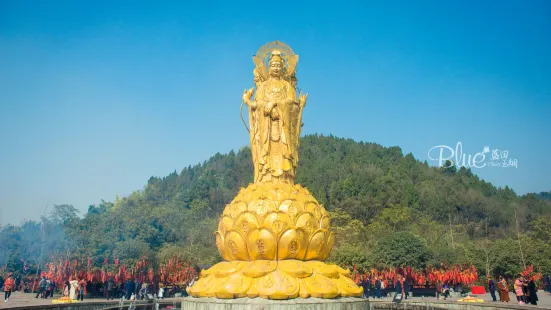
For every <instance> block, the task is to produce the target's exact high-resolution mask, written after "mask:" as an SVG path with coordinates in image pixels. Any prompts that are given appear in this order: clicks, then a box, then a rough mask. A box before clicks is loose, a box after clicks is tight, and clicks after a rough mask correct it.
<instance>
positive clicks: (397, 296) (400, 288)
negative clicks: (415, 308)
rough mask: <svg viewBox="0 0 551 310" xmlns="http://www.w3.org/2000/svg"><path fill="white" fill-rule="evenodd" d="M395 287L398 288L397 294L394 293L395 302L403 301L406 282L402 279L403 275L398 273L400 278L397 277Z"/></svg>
mask: <svg viewBox="0 0 551 310" xmlns="http://www.w3.org/2000/svg"><path fill="white" fill-rule="evenodd" d="M394 287H395V288H396V294H394V302H397V301H398V300H400V301H401V300H402V299H403V298H404V295H405V292H404V282H403V280H402V276H401V275H398V279H396V282H395V283H394Z"/></svg>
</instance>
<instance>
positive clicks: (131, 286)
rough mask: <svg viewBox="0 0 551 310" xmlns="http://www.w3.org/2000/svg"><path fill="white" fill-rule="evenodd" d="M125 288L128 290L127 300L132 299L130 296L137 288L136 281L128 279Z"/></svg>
mask: <svg viewBox="0 0 551 310" xmlns="http://www.w3.org/2000/svg"><path fill="white" fill-rule="evenodd" d="M124 289H125V291H126V296H125V298H126V300H130V297H131V296H132V294H134V290H135V289H136V283H134V281H132V279H128V280H126V283H125V285H124Z"/></svg>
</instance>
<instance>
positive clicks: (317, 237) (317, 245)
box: [304, 229, 326, 260]
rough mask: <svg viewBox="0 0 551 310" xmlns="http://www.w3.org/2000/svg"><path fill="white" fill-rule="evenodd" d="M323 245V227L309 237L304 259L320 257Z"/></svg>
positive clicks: (323, 249) (322, 252)
mask: <svg viewBox="0 0 551 310" xmlns="http://www.w3.org/2000/svg"><path fill="white" fill-rule="evenodd" d="M325 246H326V244H325V229H318V230H316V231H315V232H314V233H313V234H312V236H311V237H310V241H309V242H308V250H306V255H304V260H312V259H320V258H321V256H322V254H324V251H325Z"/></svg>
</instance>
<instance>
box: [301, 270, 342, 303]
mask: <svg viewBox="0 0 551 310" xmlns="http://www.w3.org/2000/svg"><path fill="white" fill-rule="evenodd" d="M302 281H303V282H304V284H305V287H306V289H307V290H308V292H309V293H310V295H311V296H312V297H316V298H335V297H337V296H338V295H339V288H338V287H337V285H336V284H335V283H334V282H333V281H331V279H329V278H326V277H324V276H322V275H321V274H317V273H314V274H312V276H311V277H308V278H304V279H302Z"/></svg>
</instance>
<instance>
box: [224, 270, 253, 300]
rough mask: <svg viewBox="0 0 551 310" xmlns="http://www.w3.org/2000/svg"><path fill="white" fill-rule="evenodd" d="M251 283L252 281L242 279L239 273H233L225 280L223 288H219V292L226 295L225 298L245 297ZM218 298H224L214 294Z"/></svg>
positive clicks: (246, 278)
mask: <svg viewBox="0 0 551 310" xmlns="http://www.w3.org/2000/svg"><path fill="white" fill-rule="evenodd" d="M251 283H252V279H251V278H249V277H244V276H243V275H242V274H241V273H235V274H233V275H231V276H229V277H228V278H227V280H226V281H225V283H224V285H223V286H219V288H220V289H219V291H221V292H224V293H227V294H225V295H227V296H228V297H226V298H241V297H246V296H247V294H246V293H247V291H248V290H249V288H250V286H251ZM216 297H218V298H225V297H222V296H219V295H218V294H216Z"/></svg>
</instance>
